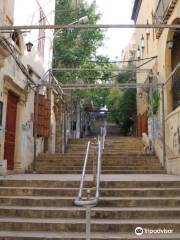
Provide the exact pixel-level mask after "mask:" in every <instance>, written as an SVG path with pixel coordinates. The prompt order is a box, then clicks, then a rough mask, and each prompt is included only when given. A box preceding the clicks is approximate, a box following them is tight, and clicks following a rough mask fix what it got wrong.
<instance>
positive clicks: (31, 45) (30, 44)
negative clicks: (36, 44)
mask: <svg viewBox="0 0 180 240" xmlns="http://www.w3.org/2000/svg"><path fill="white" fill-rule="evenodd" d="M32 47H33V44H32V43H31V42H28V43H26V48H27V51H28V52H31V50H32Z"/></svg>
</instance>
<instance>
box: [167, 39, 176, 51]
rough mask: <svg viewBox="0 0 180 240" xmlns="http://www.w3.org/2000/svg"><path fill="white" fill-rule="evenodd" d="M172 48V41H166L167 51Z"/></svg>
mask: <svg viewBox="0 0 180 240" xmlns="http://www.w3.org/2000/svg"><path fill="white" fill-rule="evenodd" d="M173 46H174V41H173V40H168V41H167V47H168V48H169V49H172V48H173Z"/></svg>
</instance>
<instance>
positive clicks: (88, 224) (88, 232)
mask: <svg viewBox="0 0 180 240" xmlns="http://www.w3.org/2000/svg"><path fill="white" fill-rule="evenodd" d="M86 240H91V206H90V205H87V206H86Z"/></svg>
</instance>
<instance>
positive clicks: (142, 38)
mask: <svg viewBox="0 0 180 240" xmlns="http://www.w3.org/2000/svg"><path fill="white" fill-rule="evenodd" d="M144 47H145V43H144V36H143V34H142V37H141V48H144Z"/></svg>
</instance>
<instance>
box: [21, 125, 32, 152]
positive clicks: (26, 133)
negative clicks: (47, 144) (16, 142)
mask: <svg viewBox="0 0 180 240" xmlns="http://www.w3.org/2000/svg"><path fill="white" fill-rule="evenodd" d="M21 127H22V138H21V144H22V145H23V146H24V148H26V149H28V150H29V151H30V152H33V147H32V145H33V121H32V120H29V121H27V122H25V123H23V124H22V126H21Z"/></svg>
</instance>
